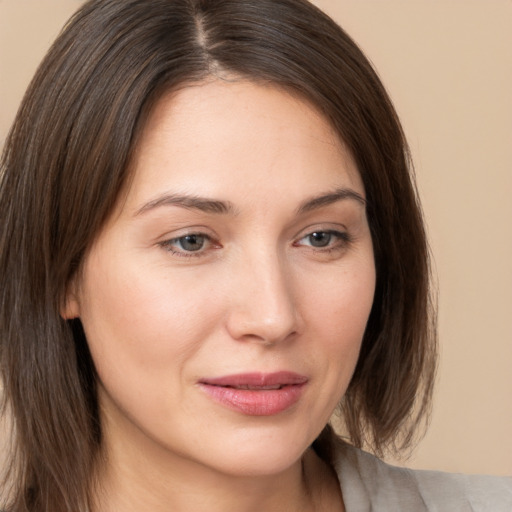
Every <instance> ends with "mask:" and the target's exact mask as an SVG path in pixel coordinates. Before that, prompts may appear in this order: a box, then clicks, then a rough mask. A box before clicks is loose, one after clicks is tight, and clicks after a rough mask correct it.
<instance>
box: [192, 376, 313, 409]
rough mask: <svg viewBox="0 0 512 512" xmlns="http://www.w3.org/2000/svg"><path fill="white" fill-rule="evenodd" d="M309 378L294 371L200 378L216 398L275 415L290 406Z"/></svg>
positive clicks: (298, 396) (237, 406) (207, 391)
mask: <svg viewBox="0 0 512 512" xmlns="http://www.w3.org/2000/svg"><path fill="white" fill-rule="evenodd" d="M307 382H308V379H307V377H304V376H303V375H299V374H297V373H293V372H275V373H243V374H236V375H226V376H224V377H216V378H211V379H202V380H200V381H199V386H200V387H201V389H202V390H203V391H204V392H205V393H207V394H208V395H209V396H210V397H211V398H213V400H215V401H216V402H219V403H220V404H222V405H225V406H227V407H228V408H230V409H233V410H235V411H237V412H241V413H242V414H247V415H249V416H272V415H274V414H279V413H280V412H283V411H285V410H286V409H289V408H290V407H291V406H292V405H293V404H295V403H296V402H297V401H298V400H299V398H300V396H301V394H302V391H303V390H304V387H305V385H306V383H307Z"/></svg>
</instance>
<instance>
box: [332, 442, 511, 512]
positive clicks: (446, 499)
mask: <svg viewBox="0 0 512 512" xmlns="http://www.w3.org/2000/svg"><path fill="white" fill-rule="evenodd" d="M335 469H336V473H337V474H338V478H339V480H340V484H341V490H342V493H343V499H344V500H345V506H346V508H347V512H370V511H375V510H379V511H382V512H384V511H393V512H400V511H404V512H405V511H411V510H414V511H415V512H438V511H439V512H441V511H445V510H449V511H450V512H511V511H512V478H509V477H495V476H481V475H462V474H451V473H443V472H440V471H418V470H411V469H406V468H400V467H396V466H391V465H389V464H386V463H385V462H383V461H381V460H380V459H378V458H377V457H375V456H373V455H371V454H369V453H366V452H363V451H362V450H358V449H357V448H354V447H353V446H350V445H348V444H346V443H343V442H339V443H338V445H337V447H336V454H335Z"/></svg>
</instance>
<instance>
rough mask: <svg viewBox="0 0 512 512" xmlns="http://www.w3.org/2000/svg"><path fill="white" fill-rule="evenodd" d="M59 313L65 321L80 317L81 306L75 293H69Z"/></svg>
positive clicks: (69, 291) (70, 291)
mask: <svg viewBox="0 0 512 512" xmlns="http://www.w3.org/2000/svg"><path fill="white" fill-rule="evenodd" d="M59 313H60V316H61V317H62V318H63V319H64V320H71V319H73V318H78V317H79V316H80V304H79V302H78V299H77V297H76V294H75V293H74V291H72V290H68V291H67V293H66V295H65V297H64V300H63V301H62V303H61V306H60V311H59Z"/></svg>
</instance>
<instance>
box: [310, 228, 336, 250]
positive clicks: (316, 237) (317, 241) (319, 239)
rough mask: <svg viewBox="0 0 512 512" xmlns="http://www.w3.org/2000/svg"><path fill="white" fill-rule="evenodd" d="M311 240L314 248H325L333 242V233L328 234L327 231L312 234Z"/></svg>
mask: <svg viewBox="0 0 512 512" xmlns="http://www.w3.org/2000/svg"><path fill="white" fill-rule="evenodd" d="M309 239H310V242H311V245H312V246H313V247H325V246H327V245H329V242H330V241H331V233H326V232H325V231H319V232H317V233H311V235H309Z"/></svg>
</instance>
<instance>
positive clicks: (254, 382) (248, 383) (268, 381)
mask: <svg viewBox="0 0 512 512" xmlns="http://www.w3.org/2000/svg"><path fill="white" fill-rule="evenodd" d="M307 381H308V378H307V377H305V376H304V375H300V374H298V373H295V372H289V371H280V372H274V373H261V372H253V373H237V374H233V375H225V376H222V377H213V378H206V379H201V380H200V381H199V383H200V384H207V385H210V386H223V387H233V388H234V387H236V388H247V389H265V388H267V389H268V388H274V389H275V388H279V387H281V386H291V385H299V384H305V383H306V382H307Z"/></svg>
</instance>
